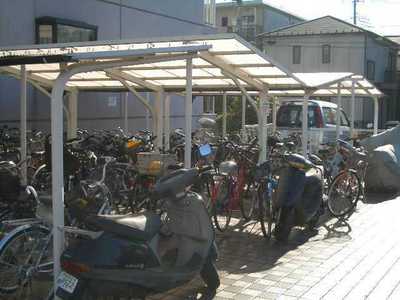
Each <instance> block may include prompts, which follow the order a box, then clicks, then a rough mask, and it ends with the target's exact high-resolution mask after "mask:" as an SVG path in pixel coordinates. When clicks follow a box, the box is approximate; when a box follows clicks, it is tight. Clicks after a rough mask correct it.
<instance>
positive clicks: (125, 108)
mask: <svg viewBox="0 0 400 300" xmlns="http://www.w3.org/2000/svg"><path fill="white" fill-rule="evenodd" d="M128 101H129V93H128V92H126V93H124V131H125V134H126V135H128V132H129V119H128V116H129V113H128V110H129V106H128V104H129V102H128Z"/></svg>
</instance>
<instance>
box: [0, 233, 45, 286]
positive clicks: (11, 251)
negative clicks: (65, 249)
mask: <svg viewBox="0 0 400 300" xmlns="http://www.w3.org/2000/svg"><path fill="white" fill-rule="evenodd" d="M24 226H25V225H24ZM50 234H51V233H50V231H49V230H48V229H47V228H45V227H42V226H30V227H27V228H23V229H21V230H16V231H15V232H14V233H12V234H11V235H10V236H8V237H7V236H6V237H4V242H3V243H2V244H1V245H0V294H11V293H15V292H16V291H17V290H18V289H19V288H20V287H23V286H24V285H26V283H27V282H28V281H29V280H30V279H32V278H28V277H29V276H32V275H34V274H33V273H32V271H33V270H37V271H38V272H40V271H49V272H50V273H51V271H52V269H53V268H52V264H51V262H52V261H51V260H52V259H53V257H52V254H51V253H50V252H51V246H52V245H49V240H50V239H49V237H50ZM42 266H43V268H41V267H42ZM42 269H43V270H42Z"/></svg>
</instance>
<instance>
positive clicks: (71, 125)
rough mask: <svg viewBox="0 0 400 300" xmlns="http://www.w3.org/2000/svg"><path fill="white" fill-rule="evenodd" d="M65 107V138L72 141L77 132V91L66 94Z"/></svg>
mask: <svg viewBox="0 0 400 300" xmlns="http://www.w3.org/2000/svg"><path fill="white" fill-rule="evenodd" d="M67 105H68V112H67V116H66V118H67V137H68V139H74V138H76V132H77V130H78V90H72V91H71V92H69V93H68V104H67Z"/></svg>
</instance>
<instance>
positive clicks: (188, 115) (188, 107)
mask: <svg viewBox="0 0 400 300" xmlns="http://www.w3.org/2000/svg"><path fill="white" fill-rule="evenodd" d="M192 71H193V61H192V58H188V59H186V99H185V168H190V167H191V165H192V162H191V156H192V110H193V107H192Z"/></svg>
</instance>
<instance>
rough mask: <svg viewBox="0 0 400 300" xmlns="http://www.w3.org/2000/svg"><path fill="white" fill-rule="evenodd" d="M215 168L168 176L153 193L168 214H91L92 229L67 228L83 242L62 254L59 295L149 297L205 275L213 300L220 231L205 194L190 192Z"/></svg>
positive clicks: (150, 212)
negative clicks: (210, 213)
mask: <svg viewBox="0 0 400 300" xmlns="http://www.w3.org/2000/svg"><path fill="white" fill-rule="evenodd" d="M210 169H211V168H210V167H205V168H202V169H198V168H192V169H180V170H176V171H174V172H172V173H170V174H168V175H166V176H164V177H162V178H161V179H160V180H159V181H158V182H157V183H156V185H155V187H154V191H153V193H152V195H151V199H152V201H157V202H158V203H159V206H158V207H160V208H162V211H163V213H162V214H161V213H159V214H157V213H155V212H153V211H146V212H144V213H141V214H137V215H133V214H129V215H124V216H118V215H107V216H105V215H102V216H98V215H97V216H90V217H88V219H87V220H86V225H87V227H88V229H89V230H86V229H71V228H70V229H66V231H68V232H69V233H75V234H77V235H78V236H79V238H78V240H77V241H76V242H75V243H73V244H72V245H71V246H69V247H68V248H67V250H66V251H65V252H64V253H63V254H62V257H61V266H62V269H63V271H62V272H61V273H60V275H59V276H58V280H57V286H58V288H57V290H56V295H57V296H58V297H60V298H61V299H98V298H99V297H103V296H114V297H124V298H128V297H134V298H135V299H137V298H139V299H144V297H146V296H147V295H148V294H152V293H159V292H164V291H167V290H170V289H172V288H175V287H178V286H180V285H182V284H185V283H187V282H189V281H190V280H192V279H193V278H194V277H195V276H197V275H198V274H200V275H201V278H202V279H203V280H204V282H205V283H206V285H207V290H206V293H205V295H207V296H206V298H205V299H212V297H213V295H215V291H216V289H217V288H218V286H219V284H220V281H219V277H218V273H217V270H216V268H215V264H214V263H215V260H216V258H217V248H216V244H215V232H214V228H213V226H212V223H211V221H210V217H209V216H208V213H207V210H206V208H205V206H204V203H203V201H202V199H201V196H200V195H198V194H196V193H194V192H191V191H189V190H188V188H189V187H190V186H191V185H193V184H194V183H195V182H196V181H198V180H199V176H200V174H201V173H203V172H206V171H209V170H210Z"/></svg>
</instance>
